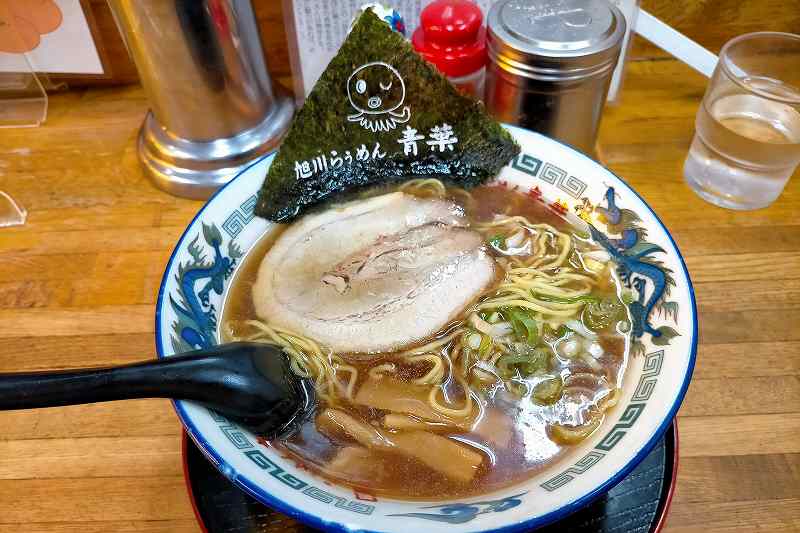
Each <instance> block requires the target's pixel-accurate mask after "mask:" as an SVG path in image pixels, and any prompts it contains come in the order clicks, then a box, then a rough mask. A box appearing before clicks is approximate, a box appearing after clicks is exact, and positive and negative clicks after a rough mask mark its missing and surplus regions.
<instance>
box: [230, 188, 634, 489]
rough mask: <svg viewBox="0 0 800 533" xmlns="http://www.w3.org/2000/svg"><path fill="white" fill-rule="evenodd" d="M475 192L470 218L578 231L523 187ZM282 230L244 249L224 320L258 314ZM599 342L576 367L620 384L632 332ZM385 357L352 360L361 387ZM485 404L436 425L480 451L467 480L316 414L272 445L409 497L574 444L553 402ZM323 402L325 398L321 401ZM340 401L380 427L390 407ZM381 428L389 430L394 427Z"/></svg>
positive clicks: (607, 335)
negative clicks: (448, 425)
mask: <svg viewBox="0 0 800 533" xmlns="http://www.w3.org/2000/svg"><path fill="white" fill-rule="evenodd" d="M384 191H385V190H383V191H380V192H384ZM471 192H472V197H473V198H474V200H475V202H474V203H470V205H469V206H465V208H466V210H467V214H468V216H469V218H470V219H471V220H473V221H481V220H488V219H490V218H491V217H492V216H493V215H494V214H508V215H522V216H525V217H527V218H528V219H529V220H531V221H532V222H535V223H538V222H545V223H547V224H550V225H552V226H553V227H555V228H557V229H559V230H560V231H565V232H572V231H574V228H573V227H572V226H570V225H569V223H567V222H566V221H565V220H564V219H563V218H561V217H560V216H559V215H557V214H556V213H554V212H553V211H552V210H550V209H548V208H547V207H546V206H545V205H544V204H543V203H541V202H538V201H536V200H534V199H532V198H530V197H528V196H526V195H523V194H521V193H518V192H515V191H512V190H508V189H506V188H504V187H486V186H484V187H478V188H477V189H474V190H473V191H471ZM453 199H454V200H456V201H457V200H458V196H453ZM281 231H282V229H280V228H279V229H277V230H275V231H273V232H270V234H268V235H267V236H265V237H264V238H262V239H261V240H260V241H258V242H257V243H256V244H255V245H254V247H253V248H252V249H251V250H250V251H249V252H248V253H247V255H246V257H245V259H244V261H243V263H242V264H241V266H240V267H239V269H238V271H237V273H236V277H235V279H234V282H233V284H232V286H231V288H230V290H229V293H228V295H227V300H226V303H225V307H224V311H223V320H222V322H221V323H222V324H226V323H229V322H231V321H232V323H235V322H236V321H241V320H247V319H255V318H257V317H256V316H255V312H254V308H253V303H252V296H251V292H252V286H253V284H254V282H255V279H256V276H257V272H258V269H259V266H260V263H261V260H262V258H263V256H264V254H265V253H266V252H267V251H268V250H269V248H270V246H271V245H272V243H273V242H275V240H276V239H277V237H278V235H279V233H280V232H281ZM604 290H607V291H608V292H609V294H612V293H613V294H615V293H617V292H618V287H617V282H616V281H615V280H614V279H613V278H612V277H610V276H609V279H608V280H606V283H605V289H604ZM598 342H599V344H600V345H601V346H602V347H603V349H604V355H602V356H601V357H599V358H598V359H597V360H598V362H599V363H600V364H601V365H602V372H598V371H597V369H595V370H592V369H590V368H586V369H582V370H581V369H580V368H579V367H580V365H579V364H578V368H577V370H576V371H586V372H594V375H597V376H605V378H606V379H607V380H608V381H609V382H610V383H611V384H613V385H614V386H615V387H619V386H621V383H620V381H621V379H622V374H623V371H624V368H625V365H626V362H627V347H628V342H627V338H626V337H625V336H624V335H622V334H618V333H613V332H604V333H602V334H601V335H600V337H599V339H598ZM387 361H394V362H396V363H398V364H400V359H399V358H398V356H396V355H393V354H382V355H379V356H376V357H375V358H372V359H369V360H362V359H359V360H355V361H349V360H348V364H352V365H353V366H355V367H356V368H357V369H358V371H359V372H358V375H359V377H358V381H357V384H356V390H358V389H359V387H360V386H361V385H362V384H363V383H364V382H365V380H366V379H367V375H368V372H369V370H370V369H371V368H374V367H375V366H376V365H379V364H381V363H386V362H387ZM425 370H426V369H425V368H415V367H413V366H409V365H408V364H407V363H406V364H405V366H403V365H400V369H399V371H398V372H397V374H396V375H395V376H394V377H396V378H398V379H399V380H401V381H405V382H408V381H409V380H412V379H414V378H416V377H419V376H420V375H421V374H423V373H424V372H425ZM448 393H450V394H451V395H452V396H453V398H452V401H453V403H454V404H457V405H461V403H462V402H463V399H464V391H463V390H461V388H460V387H459V386H451V387H450V390H448ZM481 406H482V410H483V417H482V418H480V419H479V421H478V422H477V424H475V425H474V427H472V428H471V429H469V430H465V431H461V430H451V431H449V432H448V431H441V429H437V428H435V427H434V428H433V431H434V432H435V433H437V434H438V435H441V436H444V437H447V438H451V439H454V440H456V441H459V442H460V443H461V444H462V445H466V446H470V447H471V448H472V449H474V450H476V451H478V452H479V453H481V454H482V455H483V458H484V459H483V462H482V464H481V466H480V467H479V468H478V471H477V473H476V475H475V476H474V478H472V480H470V481H468V482H462V481H455V480H453V479H450V478H448V477H447V476H445V475H443V474H441V473H439V472H438V471H437V470H435V469H433V468H431V467H429V466H427V465H425V464H423V463H422V462H421V461H419V460H417V459H414V458H410V457H408V456H406V455H403V454H400V453H396V452H392V451H383V450H375V449H370V450H367V449H366V448H363V449H361V450H360V451H359V450H353V449H352V448H353V447H354V446H355V443H354V442H353V441H352V440H351V439H348V438H347V437H346V436H345V435H344V434H342V435H331V434H330V432H328V433H327V434H326V433H324V432H322V431H320V428H319V427H318V425H317V423H316V422H315V420H310V421H308V422H306V423H305V424H304V425H303V426H302V427H301V428H300V429H299V431H298V432H296V433H295V434H293V435H292V436H290V437H289V438H287V439H286V440H285V441H283V442H280V443H273V445H274V446H275V447H276V448H277V449H278V450H279V451H280V452H281V453H284V454H285V455H287V456H288V457H290V458H291V459H292V460H294V461H296V462H297V463H298V464H300V465H302V466H303V467H305V468H308V469H309V470H311V471H314V472H316V473H317V474H319V475H321V476H323V477H324V478H326V479H328V480H330V481H332V482H335V483H337V484H340V485H345V486H348V487H352V488H353V489H354V490H357V491H359V492H362V493H368V494H373V495H380V496H384V497H391V498H398V499H407V500H408V499H410V500H414V499H425V500H443V499H451V498H460V497H465V496H472V495H476V494H480V493H486V492H490V491H493V490H497V489H501V488H503V487H506V486H509V485H513V484H516V483H519V482H521V481H524V480H526V479H528V478H530V477H531V476H533V475H535V474H536V473H537V472H539V471H541V470H542V469H543V468H546V467H547V466H548V465H550V464H552V463H553V462H554V461H555V460H557V459H558V458H559V457H560V456H561V455H563V454H565V453H567V452H568V451H569V449H570V446H569V445H562V444H559V443H557V442H555V441H554V439H553V438H552V437H551V435H550V434H549V432H548V425H549V422H548V421H552V417H553V416H556V415H554V414H553V413H555V412H556V411H557V409H556V408H555V407H551V406H547V407H541V406H537V405H535V404H533V403H532V401H531V400H530V399H529V398H524V399H522V400H518V399H515V398H513V397H511V396H510V395H509V394H508V393H504V392H503V391H502V390H501V391H499V392H498V391H497V390H495V391H493V392H492V393H491V394H487V395H486V396H485V397H484V398H483V399H482V401H481ZM324 407H325V406H324V405H322V406H320V409H322V408H324ZM337 408H339V409H342V410H345V411H346V412H348V413H349V414H351V415H353V416H354V417H356V418H358V419H360V420H363V421H366V422H368V423H370V424H372V425H373V426H375V427H379V426H380V424H381V421H382V419H383V416H384V415H385V414H386V412H385V411H381V410H378V409H372V408H367V407H363V406H357V405H337ZM548 410H549V411H548ZM548 413H549V414H548ZM601 416H602V415H601ZM548 417H549V418H548ZM382 431H384V432H385V433H386V434H388V435H389V436H390V437H391V434H392V432H391V431H389V430H387V429H383V430H382ZM506 436H507V438H506ZM345 448H350V450H348V452H346V453H349V452H353V460H352V461H350V463H349V465H350V466H351V468H349V469H348V470H347V471H346V472H345V471H342V470H336V469H334V468H331V461H332V460H333V459H334V458H335V457H336V456H337V454H339V453H340V452H341V451H342V450H343V449H345ZM441 460H442V461H447V460H448V458H447V457H442V459H441Z"/></svg>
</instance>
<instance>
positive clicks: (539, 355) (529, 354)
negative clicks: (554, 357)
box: [497, 344, 550, 378]
mask: <svg viewBox="0 0 800 533" xmlns="http://www.w3.org/2000/svg"><path fill="white" fill-rule="evenodd" d="M549 361H550V353H549V352H548V351H547V350H546V349H544V348H536V349H534V348H531V347H530V346H528V345H525V344H521V345H520V344H516V345H514V352H512V353H509V354H505V355H503V356H501V357H500V358H499V359H498V360H497V368H498V370H500V373H501V374H502V375H503V376H504V377H506V378H509V377H512V376H513V375H514V371H515V370H516V371H518V372H519V373H520V375H522V376H523V377H528V376H532V375H534V374H538V373H541V372H545V371H546V370H547V367H548V364H549Z"/></svg>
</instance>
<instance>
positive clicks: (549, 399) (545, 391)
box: [532, 376, 564, 405]
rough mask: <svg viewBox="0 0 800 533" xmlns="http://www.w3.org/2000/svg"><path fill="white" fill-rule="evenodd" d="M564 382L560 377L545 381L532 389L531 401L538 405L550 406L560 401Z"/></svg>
mask: <svg viewBox="0 0 800 533" xmlns="http://www.w3.org/2000/svg"><path fill="white" fill-rule="evenodd" d="M563 389H564V382H563V380H562V379H561V376H555V377H553V378H550V379H546V380H544V381H542V382H541V383H539V384H538V385H536V387H534V388H533V395H532V398H533V401H534V403H537V404H539V405H551V404H554V403H556V402H557V401H558V400H560V399H561V394H562V391H563Z"/></svg>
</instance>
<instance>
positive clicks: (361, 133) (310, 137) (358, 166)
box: [255, 10, 519, 222]
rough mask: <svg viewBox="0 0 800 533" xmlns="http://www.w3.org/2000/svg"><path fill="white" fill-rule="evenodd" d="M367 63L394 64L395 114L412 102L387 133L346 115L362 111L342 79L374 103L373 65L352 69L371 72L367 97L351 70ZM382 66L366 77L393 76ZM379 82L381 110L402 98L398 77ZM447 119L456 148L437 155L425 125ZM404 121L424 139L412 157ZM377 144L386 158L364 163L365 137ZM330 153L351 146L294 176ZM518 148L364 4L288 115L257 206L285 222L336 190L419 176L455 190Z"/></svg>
mask: <svg viewBox="0 0 800 533" xmlns="http://www.w3.org/2000/svg"><path fill="white" fill-rule="evenodd" d="M373 62H382V63H384V64H388V65H391V66H392V67H394V69H396V71H397V72H399V74H400V76H401V77H402V80H403V81H404V83H405V98H404V100H403V102H402V105H401V106H400V107H399V108H397V110H396V111H395V112H396V113H398V112H399V111H401V110H402V109H403V108H404V107H405V106H408V107H409V109H410V113H411V116H410V119H409V120H408V121H407V122H405V123H399V124H397V125H396V127H395V128H394V129H390V130H389V131H378V132H374V131H371V130H370V129H367V128H365V127H364V126H362V125H361V124H359V123H358V122H353V121H350V120H348V116H350V115H354V114H357V113H358V111H359V109H356V108H354V106H353V104H352V103H351V100H350V97H348V83H350V84H351V91H350V94H352V95H353V97H355V98H356V99H357V98H362V100H363V102H362V101H361V100H358V104H359V105H360V106H361V109H362V110H363V109H370V108H369V107H368V105H367V103H366V102H367V100H366V98H367V97H369V96H370V94H371V93H373V92H374V89H373V87H374V88H375V89H377V85H376V83H377V81H376V80H374V79H369V75H370V71H361V74H360V75H358V76H359V77H366V79H367V81H366V82H365V83H364V84H362V85H361V88H362V89H363V88H364V87H365V85H368V86H367V88H366V90H365V91H364V93H365V94H363V95H359V94H356V93H358V91H357V90H355V85H353V83H354V81H355V80H354V79H351V74H353V73H354V72H355V71H356V70H357V69H359V67H362V66H364V65H367V64H369V63H373ZM373 70H375V69H373ZM388 72H389V71H388V70H387V69H381V68H380V67H379V68H378V69H377V70H375V72H372V74H375V75H377V76H378V77H380V76H381V75H387V76H388V77H391V74H387V73H388ZM382 81H383V82H384V86H383V87H381V88H380V89H381V90H383V93H382V94H381V96H383V97H384V100H388V101H389V102H390V104H388V105H387V107H388V106H390V105H391V103H395V104H396V103H397V102H398V101H399V100H400V98H401V96H402V95H401V94H399V93H398V91H399V90H400V89H399V87H400V85H401V84H399V83H397V80H396V79H395V80H394V85H393V88H391V89H390V90H389V91H386V86H385V85H386V84H388V83H389V81H391V80H389V79H388V78H385V79H383V80H382ZM367 117H369V115H367ZM377 118H390V115H377ZM443 124H448V125H450V126H452V129H453V134H454V135H455V137H457V139H458V142H457V143H456V144H455V145H454V146H453V150H452V151H451V150H449V149H446V150H445V151H444V152H441V151H439V150H438V149H435V148H432V147H430V146H428V145H427V144H426V140H428V139H431V137H430V134H431V129H432V128H434V127H436V126H441V125H443ZM407 127H410V128H413V129H415V130H417V131H418V134H419V135H423V136H425V139H423V140H419V141H418V142H417V147H418V154H417V155H416V156H415V155H413V154H410V155H408V156H407V155H405V153H404V145H403V144H402V143H401V142H399V139H400V137H401V136H402V135H403V130H405V129H406V128H407ZM376 143H379V152H380V153H385V154H386V155H385V157H383V158H372V157H370V158H368V159H367V160H364V161H362V160H358V159H357V158H356V157H355V154H356V149H357V148H358V147H360V146H361V145H362V144H363V145H364V146H365V147H366V149H367V150H368V151H369V152H370V154H372V153H373V150H374V148H375V146H376ZM331 151H336V153H337V154H338V157H340V158H341V157H342V156H343V155H344V153H345V152H346V151H349V152H350V154H351V155H352V162H350V160H349V158H348V160H346V162H344V163H341V164H338V165H332V164H331V165H325V167H326V168H324V169H323V165H322V164H320V165H319V167H318V168H319V171H318V172H316V173H314V174H313V175H312V176H310V177H302V176H300V177H298V174H302V173H298V170H296V164H297V163H298V162H303V161H305V162H308V163H312V162H313V159H314V158H315V157H320V156H323V155H324V156H326V158H328V159H331V161H332V158H331ZM363 153H364V152H363V150H362V155H363ZM518 153H519V146H518V145H517V144H516V143H515V142H514V140H513V139H512V138H511V136H510V135H509V134H508V132H507V131H505V130H504V129H503V128H502V127H501V126H500V125H499V124H498V123H497V122H496V121H494V120H493V119H491V118H490V117H489V116H488V115H487V114H486V113H485V111H484V109H483V105H482V104H481V103H478V102H476V101H474V100H472V99H471V98H469V97H467V96H464V95H462V94H461V93H459V92H458V90H456V89H455V88H454V87H453V86H452V85H451V84H450V82H449V81H447V79H446V78H445V77H444V76H442V75H441V74H440V73H439V72H438V71H437V70H436V68H435V67H433V66H432V65H430V64H428V63H427V62H426V61H425V60H423V59H422V58H421V57H420V56H419V55H417V53H416V52H414V50H413V49H412V47H411V45H410V44H409V43H408V42H407V41H406V40H405V39H404V38H403V37H402V36H401V35H400V34H398V33H396V32H394V31H392V30H391V29H390V28H389V26H388V25H387V24H385V23H384V22H382V21H381V20H380V19H379V18H378V17H377V16H376V15H375V14H374V13H373V12H372V11H371V10H366V11H365V12H364V13H363V14H362V15H361V16H360V17H359V19H358V20H357V22H356V24H355V25H354V26H353V28H352V30H351V32H350V34H349V36H348V37H347V39H346V40H345V41H344V43H343V44H342V47H341V49H340V50H339V52H338V53H337V54H336V56H335V57H334V58H333V59H332V60H331V62H330V64H329V65H328V67H327V68H326V70H325V71H324V72H323V74H322V76H321V77H320V79H319V81H318V82H317V84H316V85H315V87H314V89H313V90H312V91H311V94H310V95H309V96H308V98H307V100H306V102H305V104H304V105H303V107H302V108H301V109H300V110H299V111H298V113H297V115H296V117H295V118H294V121H293V123H292V125H291V128H290V129H289V132H288V133H287V135H286V138H285V139H284V141H283V144H282V145H281V148H280V151H279V152H278V154H277V156H276V157H275V160H274V161H273V163H272V165H271V166H270V169H269V172H268V174H267V177H266V179H265V181H264V184H263V186H262V188H261V190H260V192H259V195H258V202H257V204H256V208H255V213H256V215H258V216H261V217H264V218H267V219H269V220H271V221H274V222H289V221H291V220H293V219H294V218H296V217H297V216H299V215H301V214H302V213H303V212H304V211H305V210H306V209H308V208H309V207H311V206H313V205H316V204H320V203H321V202H323V201H326V200H329V199H331V198H334V197H335V196H336V195H338V194H339V193H342V192H345V191H353V190H357V189H359V188H364V187H368V186H372V185H378V184H386V183H392V182H399V181H402V180H406V179H410V178H415V177H436V178H439V179H442V180H443V181H447V182H450V183H453V184H456V185H458V186H461V187H465V188H468V187H473V186H475V185H478V184H480V183H483V182H485V181H487V180H488V179H490V178H492V177H494V176H496V175H497V173H498V172H499V170H500V169H501V168H502V167H503V166H504V165H506V164H507V163H508V162H509V161H511V159H512V158H513V157H515V156H516V155H517V154H518ZM337 162H338V161H337ZM334 166H336V168H333V167H334Z"/></svg>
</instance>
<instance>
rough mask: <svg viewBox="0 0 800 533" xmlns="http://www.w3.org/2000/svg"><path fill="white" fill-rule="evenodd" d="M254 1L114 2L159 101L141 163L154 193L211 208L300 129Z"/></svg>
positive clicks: (142, 139)
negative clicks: (292, 129)
mask: <svg viewBox="0 0 800 533" xmlns="http://www.w3.org/2000/svg"><path fill="white" fill-rule="evenodd" d="M250 2H251V0H109V4H110V5H111V8H112V9H113V12H114V16H115V18H116V20H117V24H118V25H119V27H120V30H121V32H122V35H123V37H124V39H125V43H126V44H127V47H128V51H129V52H130V54H131V56H132V57H133V60H134V62H135V63H136V67H137V69H138V71H139V77H140V78H141V81H142V85H143V86H144V89H145V91H146V92H147V96H148V99H149V101H150V110H151V112H150V113H148V114H147V117H146V119H145V122H144V124H143V125H142V129H141V131H140V135H139V159H140V160H141V162H142V164H143V166H144V170H145V172H146V174H147V175H148V177H150V178H151V179H152V180H153V181H154V183H155V184H156V185H157V186H158V187H160V188H162V189H164V190H166V191H168V192H170V193H172V194H176V195H179V196H186V197H190V198H206V197H208V196H210V195H211V193H213V192H214V190H216V189H217V188H219V187H220V186H222V185H224V184H225V183H227V182H228V181H229V180H230V179H231V178H232V177H233V176H235V175H236V174H237V173H238V172H240V171H241V170H242V169H244V168H246V167H247V166H248V165H249V164H250V163H252V161H253V160H254V159H256V158H257V157H259V156H261V155H263V154H266V153H269V152H271V151H274V150H275V149H276V148H277V146H278V143H279V142H280V140H281V137H282V135H283V134H284V132H285V131H286V130H287V128H288V126H289V123H290V121H291V119H292V114H293V111H294V104H293V103H292V100H291V98H290V97H289V96H288V95H286V94H283V93H281V92H279V91H276V90H275V89H274V88H273V85H272V80H271V79H270V76H269V71H268V70H267V65H266V61H265V59H264V52H263V50H262V48H261V42H260V40H259V33H258V26H257V24H256V17H255V15H254V13H253V8H252V5H251V3H250Z"/></svg>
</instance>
